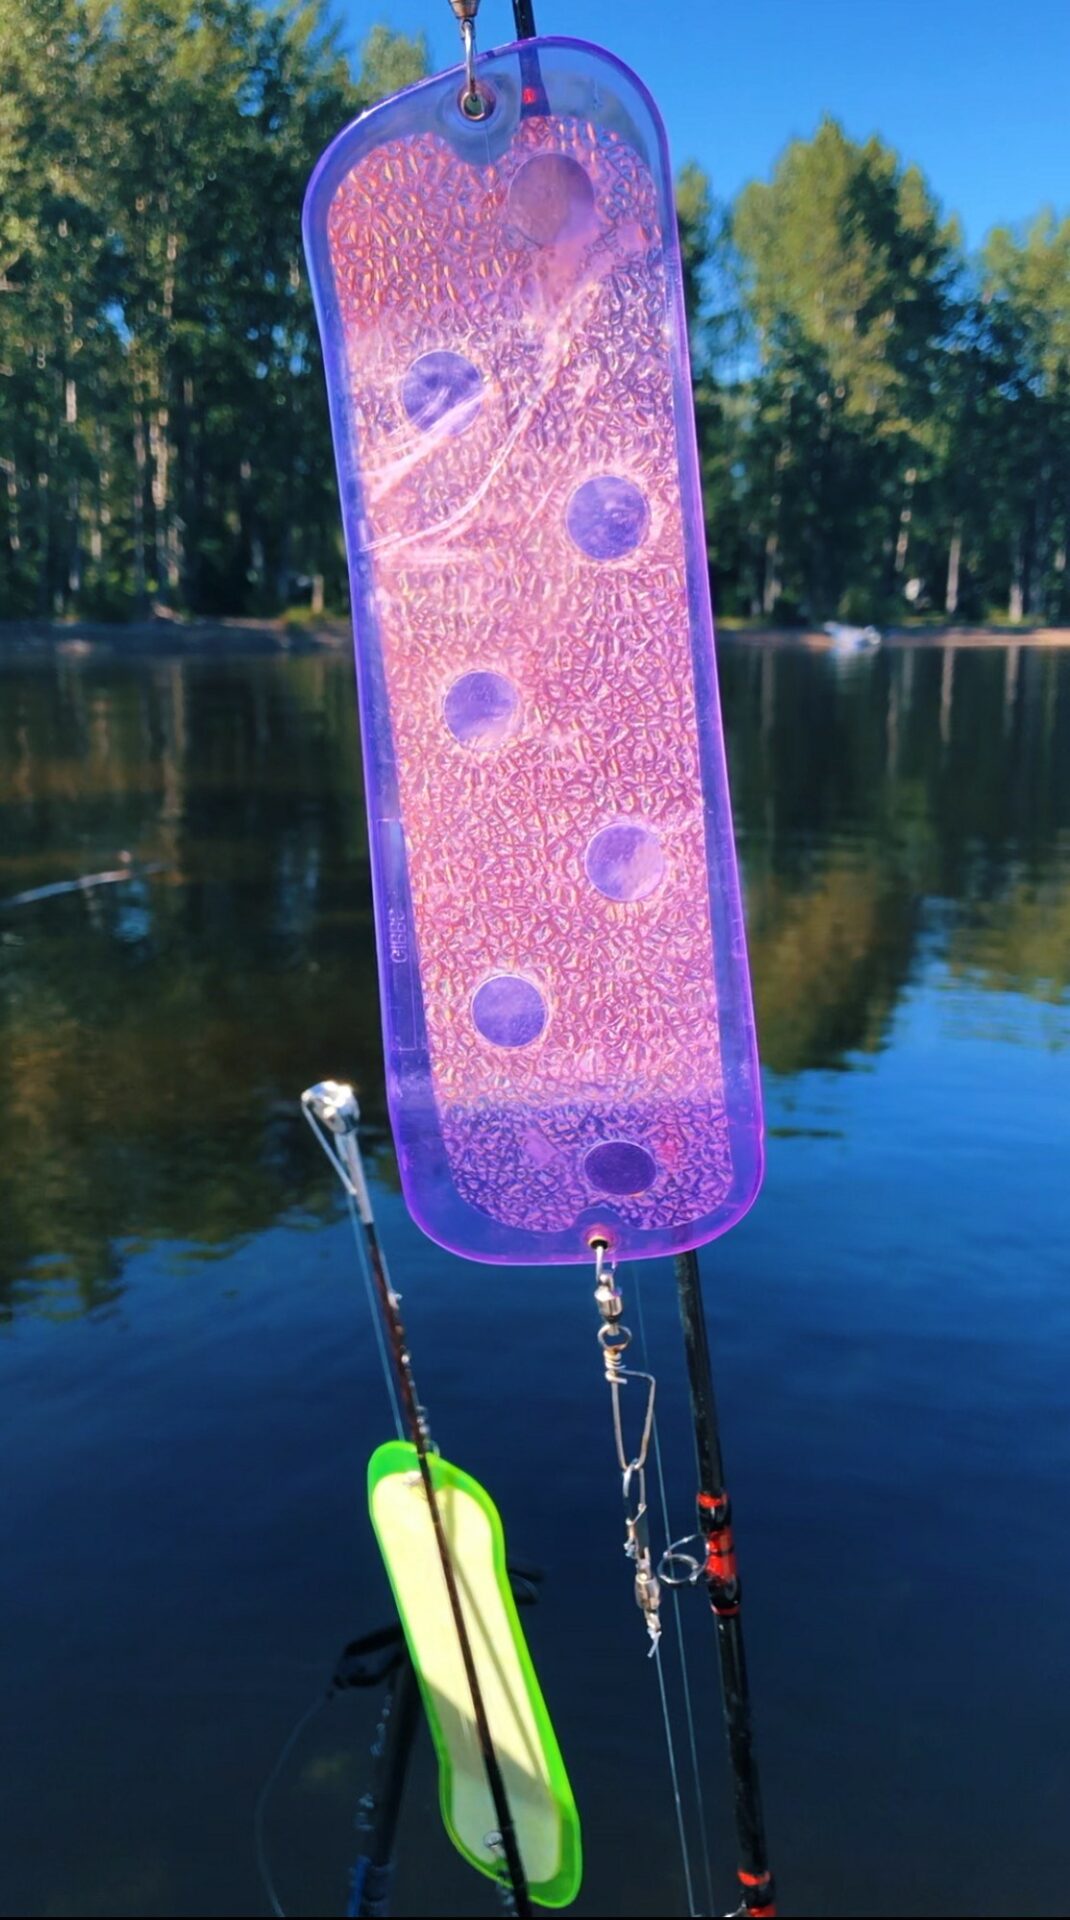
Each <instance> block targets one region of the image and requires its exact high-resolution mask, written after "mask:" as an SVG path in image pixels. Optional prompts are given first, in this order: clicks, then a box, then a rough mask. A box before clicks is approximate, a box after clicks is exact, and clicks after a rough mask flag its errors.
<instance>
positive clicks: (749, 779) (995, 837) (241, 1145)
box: [0, 644, 1070, 1313]
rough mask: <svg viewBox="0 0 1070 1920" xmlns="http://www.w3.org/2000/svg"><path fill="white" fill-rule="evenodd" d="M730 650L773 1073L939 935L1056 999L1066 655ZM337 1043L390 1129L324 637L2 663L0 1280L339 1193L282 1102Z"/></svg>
mask: <svg viewBox="0 0 1070 1920" xmlns="http://www.w3.org/2000/svg"><path fill="white" fill-rule="evenodd" d="M721 677H722V691H723V698H724V706H725V716H726V723H727V729H728V738H729V753H730V760H731V769H732V780H733V791H734V798H735V806H736V817H737V823H738V829H739V835H740V845H741V850H742V855H743V860H744V866H745V875H746V889H747V902H748V913H749V921H750V937H751V951H752V959H753V965H754V974H755V989H756V997H757V1004H758V1014H759V1021H760V1030H761V1039H762V1051H763V1057H764V1060H765V1063H766V1066H767V1068H768V1069H769V1070H771V1071H772V1072H773V1073H776V1074H782V1075H790V1074H798V1073H800V1072H803V1071H804V1070H806V1069H809V1068H813V1067H848V1066H850V1065H851V1064H852V1063H854V1062H856V1061H857V1060H858V1058H859V1056H864V1055H865V1054H867V1053H871V1052H873V1051H874V1050H875V1049H877V1048H879V1047H880V1046H881V1045H882V1044H883V1043H884V1040H885V1038H886V1036H887V1033H888V1030H889V1023H890V1020H891V1017H892V1014H893V1012H894V1010H895V1007H896V1005H897V1002H898V1001H899V1000H900V997H901V996H902V994H903V992H904V989H905V988H906V987H907V985H908V983H909V982H910V981H911V979H912V976H913V975H914V974H915V972H916V970H917V969H918V968H919V967H920V966H922V965H924V964H925V963H926V962H927V961H928V960H930V959H931V958H932V957H933V955H934V954H938V955H940V956H941V957H942V958H943V959H944V961H945V962H946V964H947V966H948V967H949V968H950V969H951V970H952V972H953V973H954V974H957V975H959V976H962V977H964V978H969V979H970V980H971V981H972V982H974V983H976V984H977V985H978V986H979V987H981V988H992V989H994V990H997V991H999V992H1000V993H1006V992H1007V991H1008V990H1009V991H1013V992H1016V993H1022V994H1029V995H1032V996H1036V997H1038V998H1041V999H1044V1000H1048V1001H1050V1002H1053V1003H1056V1004H1059V1003H1062V1002H1063V1000H1064V999H1065V996H1066V992H1067V985H1068V967H1070V959H1068V955H1070V889H1068V888H1067V885H1066V881H1067V875H1068V867H1070V852H1068V849H1070V772H1068V768H1070V753H1068V748H1070V738H1068V735H1070V702H1068V699H1067V693H1068V685H1070V656H1068V655H1066V654H1058V653H1054V652H1043V651H1039V650H1036V649H1031V648H1026V647H1011V648H1006V649H995V648H992V649H986V650H983V651H978V652H969V651H959V652H955V653H953V652H951V651H950V650H945V651H944V652H942V653H941V652H940V651H932V652H928V651H902V652H896V651H892V650H885V651H883V652H881V653H880V654H878V655H875V656H869V657H865V658H861V659H857V660H851V661H849V662H847V663H846V664H844V663H837V662H835V661H833V660H831V659H829V658H826V657H814V656H808V655H802V654H796V653H792V652H787V651H784V652H779V651H777V652H774V651H771V650H762V649H757V648H752V647H750V646H748V645H746V644H741V645H738V646H730V645H728V646H725V647H723V648H722V656H721ZM124 857H125V858H126V859H127V861H128V863H129V869H130V877H129V878H128V879H126V880H123V881H117V882H114V883H112V884H108V885H101V886H94V887H91V888H89V889H87V890H85V891H79V892H76V893H63V894H55V895H52V896H50V897H47V898H43V899H39V900H36V901H31V902H29V903H24V904H20V905H9V906H4V905H3V904H2V903H3V902H4V901H8V900H11V899H12V898H13V897H14V896H16V895H19V894H22V893H25V892H28V891H31V890H33V889H36V888H41V887H46V886H49V885H51V884H53V883H56V882H60V881H66V880H70V879H72V878H75V877H77V876H79V875H94V874H100V873H110V872H114V870H115V869H116V867H117V864H118V863H120V862H121V861H122V860H123V859H124ZM1059 1031H1063V1029H1059ZM337 1071H342V1072H345V1073H348V1074H350V1075H352V1076H353V1077H354V1078H355V1079H356V1080H357V1081H358V1082H359V1083H360V1084H361V1086H362V1088H363V1090H364V1094H365V1101H366V1105H367V1106H368V1108H369V1110H370V1112H371V1114H372V1116H373V1118H374V1119H375V1120H376V1121H377V1122H378V1124H379V1126H380V1128H382V1125H383V1109H382V1093H381V1070H380V1064H379V1033H378V1007H377V998H376V985H375V965H374V954H373V945H372V923H371V898H370V883H369V874H368V860H367V842H366V834H365V829H364V823H363V813H362V804H361V777H360V767H359V759H358V750H357V738H356V718H355V709H354V698H353V690H352V678H351V669H350V665H349V662H348V660H347V659H345V658H338V657H329V658H316V657H311V658H302V659H291V660H264V659H230V660H184V661H181V662H178V661H159V660H143V661H132V662H129V663H125V664H124V663H118V662H114V661H103V662H102V661H97V660H95V659H90V660H87V661H72V660H67V659H63V660H57V661H55V662H54V663H52V664H50V665H40V664H37V665H27V666H24V667H23V666H19V667H13V666H10V665H9V666H8V667H7V669H6V670H5V671H4V672H3V674H2V676H0V1307H2V1309H3V1310H5V1311H7V1312H8V1313H10V1312H12V1311H13V1310H14V1309H15V1308H16V1307H17V1306H19V1305H21V1306H24V1307H25V1306H30V1305H33V1306H35V1307H36V1308H37V1309H39V1310H44V1311H47V1312H53V1313H70V1312H76V1311H80V1310H83V1309H85V1308H88V1307H99V1306H102V1305H106V1304H107V1303H108V1302H109V1301H110V1300H112V1299H114V1297H115V1295H116V1293H117V1292H118V1291H119V1290H120V1289H121V1286H122V1274H123V1266H124V1261H125V1259H126V1256H127V1254H128V1253H129V1251H130V1250H131V1248H133V1247H136V1246H138V1245H140V1244H144V1243H145V1242H148V1241H150V1240H155V1239H160V1238H164V1239H167V1240H169V1241H172V1242H175V1243H177V1244H178V1245H179V1246H180V1247H184V1248H186V1249H187V1250H188V1252H189V1253H190V1254H191V1255H192V1254H194V1253H199V1254H206V1253H211V1251H212V1250H213V1249H216V1248H219V1247H222V1246H227V1245H230V1244H232V1243H233V1241H234V1239H235V1238H236V1237H240V1236H243V1235H247V1234H250V1233H253V1232H256V1231H258V1230H259V1229H261V1228H263V1227H265V1226H267V1225H268V1224H270V1223H271V1222H272V1221H273V1220H274V1219H276V1218H277V1217H278V1216H279V1215H280V1213H282V1212H284V1211H285V1212H286V1213H288V1214H291V1215H293V1214H296V1215H298V1216H299V1215H300V1213H301V1211H302V1209H307V1210H309V1212H310V1213H315V1212H316V1210H318V1209H321V1208H324V1207H327V1206H330V1205H331V1204H332V1200H331V1196H330V1195H329V1193H327V1192H326V1191H325V1186H324V1182H323V1179H322V1171H321V1169H320V1168H319V1166H318V1165H316V1164H315V1162H314V1160H312V1159H311V1158H310V1156H309V1155H308V1152H307V1144H306V1142H305V1140H304V1138H303V1134H302V1132H301V1129H300V1126H299V1122H298V1120H297V1117H296V1113H295V1108H294V1098H295V1095H296V1093H297V1092H298V1091H299V1089H300V1088H301V1087H302V1086H303V1085H305V1084H306V1083H307V1082H309V1081H310V1080H313V1079H315V1078H316V1077H317V1076H319V1075H321V1074H323V1073H325V1072H337ZM386 1164H388V1161H386Z"/></svg>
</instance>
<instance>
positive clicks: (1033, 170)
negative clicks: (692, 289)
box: [336, 0, 1070, 247]
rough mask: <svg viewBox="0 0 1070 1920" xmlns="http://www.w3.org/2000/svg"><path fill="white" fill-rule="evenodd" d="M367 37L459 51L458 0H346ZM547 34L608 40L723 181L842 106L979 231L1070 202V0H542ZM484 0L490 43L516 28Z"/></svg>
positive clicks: (505, 10) (342, 8)
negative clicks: (374, 29)
mask: <svg viewBox="0 0 1070 1920" xmlns="http://www.w3.org/2000/svg"><path fill="white" fill-rule="evenodd" d="M336 5H337V8H338V12H339V14H340V16H341V17H342V18H343V19H344V20H345V22H346V31H347V36H348V38H349V39H350V40H351V42H353V43H354V44H355V43H357V42H359V41H360V40H361V39H362V38H363V36H364V34H365V32H366V31H367V29H368V28H369V27H370V26H371V25H372V24H373V23H374V22H375V21H377V20H383V21H385V22H386V23H387V24H388V25H390V26H393V27H397V28H400V29H402V30H403V31H405V32H407V33H416V32H419V31H420V30H421V29H422V30H423V31H425V32H426V34H427V37H428V41H429V44H430V48H431V57H432V60H433V62H434V64H435V65H436V66H446V65H452V64H453V63H454V61H455V59H456V57H457V55H456V51H455V50H456V48H457V45H458V42H457V39H456V37H455V36H456V27H455V25H454V20H453V15H452V13H451V12H450V8H449V0H336ZM535 11H536V19H537V22H538V26H539V31H540V32H541V33H547V34H554V33H557V34H570V35H572V36H574V37H575V38H578V39H587V40H596V41H598V42H600V43H601V44H602V45H604V46H607V47H610V48H611V49H612V50H613V51H614V52H615V53H618V54H619V55H620V56H621V58H622V59H623V60H626V61H627V63H628V65H629V66H631V67H634V68H635V69H636V71H637V72H638V73H640V74H641V75H642V77H643V79H644V80H645V81H646V82H647V84H648V85H649V86H650V88H651V89H652V91H653V92H654V94H655V95H656V97H657V99H658V101H659V102H660V105H661V110H662V113H663V114H664V116H665V120H666V124H667V125H668V129H669V140H670V143H671V146H672V153H673V160H674V163H675V164H676V165H679V163H680V162H681V161H683V160H686V159H689V158H692V157H693V158H695V159H697V160H699V161H700V162H701V164H702V165H703V166H704V167H705V169H706V171H707V172H708V173H709V174H710V176H711V177H712V179H713V182H714V186H715V188H716V190H717V192H718V193H720V194H721V195H724V196H730V195H731V194H733V193H734V192H735V191H736V189H737V188H738V187H740V186H741V185H742V184H743V182H744V181H745V180H749V179H753V178H755V177H759V178H762V177H766V176H767V175H768V173H769V171H770V169H771V167H772V165H773V162H774V161H775V159H776V156H777V154H778V153H779V151H780V149H781V148H782V147H783V145H784V144H785V142H786V141H787V140H789V139H790V138H791V137H792V135H793V134H808V133H811V132H812V131H813V129H814V126H815V125H816V123H817V121H818V119H819V118H820V116H821V114H822V113H823V112H824V111H826V110H828V111H829V112H831V113H834V114H835V115H836V116H837V117H838V118H839V119H840V120H842V121H843V122H844V124H845V126H846V127H847V130H848V132H849V133H851V134H853V135H855V136H856V137H861V138H864V137H865V136H866V135H867V134H870V133H880V134H882V135H883V136H884V138H885V139H886V140H889V141H890V142H891V144H892V145H893V146H894V147H896V148H897V149H898V151H899V152H900V153H901V154H902V156H903V157H904V158H905V159H909V160H916V161H917V162H918V163H919V164H920V165H921V166H922V167H923V168H924V170H925V172H926V174H927V175H928V176H929V179H930V182H931V184H932V186H933V188H934V190H935V192H936V194H937V196H938V198H939V199H940V201H941V203H942V204H943V206H944V208H945V209H946V210H947V211H949V212H956V213H958V214H959V215H960V217H961V219H962V222H963V227H964V231H965V236H966V241H967V244H968V245H969V246H971V247H972V246H977V245H978V244H979V243H980V242H981V240H982V239H983V238H984V235H985V233H986V232H987V230H988V228H989V227H992V226H996V225H1000V224H1003V223H1004V222H1008V221H1010V222H1014V221H1018V220H1022V219H1025V218H1027V217H1028V216H1029V215H1030V214H1032V213H1034V212H1035V211H1036V210H1037V209H1038V208H1039V207H1040V206H1042V205H1053V206H1054V207H1055V209H1056V211H1057V212H1059V213H1066V212H1070V0H535ZM512 19H513V15H512V7H511V5H510V0H482V5H481V7H480V15H479V34H480V41H481V44H482V45H484V46H487V47H490V46H495V45H500V44H502V43H503V42H504V41H506V40H509V39H511V38H512Z"/></svg>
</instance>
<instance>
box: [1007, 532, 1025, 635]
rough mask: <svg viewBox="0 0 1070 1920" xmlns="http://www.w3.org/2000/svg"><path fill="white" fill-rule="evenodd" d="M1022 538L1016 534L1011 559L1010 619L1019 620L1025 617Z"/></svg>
mask: <svg viewBox="0 0 1070 1920" xmlns="http://www.w3.org/2000/svg"><path fill="white" fill-rule="evenodd" d="M1024 571H1025V569H1024V559H1023V551H1022V536H1021V534H1020V533H1016V534H1015V536H1014V547H1013V549H1012V557H1011V591H1010V617H1011V619H1012V620H1021V619H1023V618H1024V616H1025V581H1024Z"/></svg>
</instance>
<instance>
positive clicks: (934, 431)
mask: <svg viewBox="0 0 1070 1920" xmlns="http://www.w3.org/2000/svg"><path fill="white" fill-rule="evenodd" d="M679 196H680V205H679V211H680V224H681V235H682V239H683V246H684V272H685V285H686V286H687V288H688V290H689V293H690V308H689V310H690V314H691V320H692V349H693V357H694V360H695V365H696V369H697V371H698V374H699V379H698V385H697V398H698V403H699V405H698V412H699V424H700V440H701V448H702V455H703V466H704V475H705V481H706V499H707V511H708V523H709V535H710V553H711V562H712V565H713V569H714V572H715V575H716V578H717V583H718V598H719V601H720V605H721V607H722V609H723V610H724V611H725V612H727V613H729V614H733V615H738V614H747V615H752V616H754V615H757V616H765V617H766V618H768V619H771V620H789V621H790V620H803V621H807V622H816V621H820V620H824V619H826V618H828V617H829V616H831V615H839V616H840V617H844V618H847V619H853V620H860V621H866V620H873V619H878V620H896V619H903V618H904V617H906V616H907V615H916V614H919V613H925V612H935V611H945V612H947V613H948V614H958V615H960V616H961V615H966V616H969V617H972V618H977V617H980V616H981V615H984V614H987V613H990V612H999V613H1002V614H1003V615H1006V614H1007V612H1008V611H1009V613H1010V615H1011V616H1012V617H1015V618H1021V617H1023V616H1026V617H1032V618H1034V619H1046V620H1049V621H1056V620H1065V619H1066V618H1068V617H1070V597H1068V589H1067V567H1066V552H1067V546H1068V540H1070V469H1068V463H1067V461H1066V457H1065V448H1066V446H1067V444H1068V426H1070V418H1068V413H1067V404H1068V403H1067V395H1068V392H1070V352H1068V344H1067V340H1068V334H1070V221H1065V222H1063V224H1062V225H1061V226H1060V225H1058V224H1057V223H1056V221H1055V219H1054V217H1053V216H1051V215H1046V216H1043V217H1042V218H1041V219H1040V220H1039V221H1037V222H1036V223H1035V224H1034V226H1033V227H1032V228H1030V230H1029V232H1028V233H1027V234H1026V235H1025V236H1024V237H1022V236H1018V235H1015V234H1012V233H1006V232H1002V231H998V232H996V233H994V234H992V235H991V236H990V239H989V242H988V246H987V247H986V249H985V252H984V254H983V255H982V258H981V260H980V261H977V262H971V261H968V260H966V259H965V258H964V257H963V254H962V248H961V242H960V237H959V233H958V229H957V226H956V224H955V222H954V221H947V220H944V219H942V218H941V215H940V212H939V209H938V207H937V205H936V203H935V201H934V200H933V197H932V195H931V192H930V190H929V188H928V186H927V184H926V182H925V180H924V178H923V176H922V175H921V173H920V172H919V170H918V169H917V168H916V167H903V166H902V165H901V164H900V162H899V160H898V158H897V156H896V155H895V154H894V153H893V152H892V151H891V150H890V149H889V148H888V147H887V146H885V145H884V143H883V142H882V141H880V140H878V139H876V138H873V139H870V140H867V141H866V142H864V143H858V142H856V141H853V140H850V139H849V138H848V137H847V135H846V134H845V133H844V131H843V129H842V128H841V127H840V126H839V125H838V124H837V123H836V122H835V121H833V120H829V119H826V120H825V121H823V122H822V124H821V126H820V127H819V128H818V130H817V133H816V134H815V135H814V137H813V139H812V140H795V141H793V142H792V143H791V144H790V145H789V147H788V148H787V149H786V151H785V152H784V154H783V155H782V157H781V159H780V161H779V162H778V164H777V166H776V168H775V170H774V173H773V177H772V179H771V180H770V181H769V182H754V183H752V184H751V185H749V186H747V187H746V188H744V190H743V192H742V193H741V194H740V195H739V197H738V199H737V201H736V203H735V205H734V207H732V208H731V209H730V210H727V212H726V210H724V209H718V208H716V206H715V205H714V204H713V201H712V197H711V194H710V191H709V183H708V182H707V181H706V180H705V178H704V176H703V175H702V174H701V171H700V170H699V169H697V168H696V167H694V165H693V164H692V165H691V166H689V167H688V168H685V170H684V172H683V173H682V174H681V176H680V181H679ZM711 278H712V279H714V280H715V281H716V284H717V285H718V287H719V289H720V312H719V314H718V315H717V318H716V321H714V319H713V310H714V309H715V308H716V306H717V301H716V299H714V300H713V301H712V302H711V298H710V292H709V289H710V285H711Z"/></svg>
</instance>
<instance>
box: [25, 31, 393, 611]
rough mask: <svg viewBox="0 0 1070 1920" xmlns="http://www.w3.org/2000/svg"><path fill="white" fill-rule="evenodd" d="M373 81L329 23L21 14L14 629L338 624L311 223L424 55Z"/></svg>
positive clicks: (339, 570)
mask: <svg viewBox="0 0 1070 1920" xmlns="http://www.w3.org/2000/svg"><path fill="white" fill-rule="evenodd" d="M365 56H366V57H365V60H364V64H363V67H362V70H361V72H360V73H359V74H358V75H354V74H353V72H352V71H351V69H350V65H349V62H348V60H347V59H346V57H345V55H344V54H343V52H342V50H341V48H340V46H339V43H338V38H337V31H336V29H335V27H334V25H333V24H332V21H331V19H330V17H329V15H328V13H327V11H326V8H325V6H324V4H323V0H291V3H290V4H288V5H285V6H281V7H275V6H271V7H266V6H263V5H257V4H254V0H31V3H30V4H29V5H28V6H26V7H23V8H15V7H5V8H4V9H2V10H0V94H2V97H3V100H4V103H5V105H4V109H3V113H2V115H0V463H2V464H0V476H2V483H3V487H4V495H5V496H6V498H0V612H3V613H5V614H12V613H14V614H35V613H36V614H49V613H62V612H65V611H68V610H75V611H80V612H90V613H97V614H100V615H103V616H105V617H112V618H114V617H119V616H121V615H122V614H124V613H125V614H130V613H141V612H145V611H147V610H148V608H149V607H150V605H152V604H162V605H164V606H167V607H170V608H173V609H175V610H182V609H191V610H194V611H197V612H204V613H213V612H228V613H237V612H256V611H264V610H267V609H269V608H273V607H275V606H276V605H278V604H280V603H284V602H285V601H286V600H287V599H288V598H289V596H290V594H291V592H292V591H293V590H294V589H295V586H296V585H297V584H298V583H300V582H301V581H302V580H303V581H304V582H305V583H306V587H311V585H312V583H315V589H314V590H315V593H316V597H317V598H322V596H323V594H324V593H326V595H327V597H328V598H329V599H332V600H335V601H337V600H341V599H342V598H343V596H344V591H345V587H344V565H343V556H342V549H341V542H340V537H339V528H338V507H337V497H336V493H335V486H334V462H333V458H332V454H331V447H330V437H329V429H328V424H327V416H326V407H325V404H324V398H323V381H322V372H321V368H320V363H319V347H318V341H317V338H316V328H315V322H314V316H313V312H312V303H311V299H310V295H309V289H308V286H307V281H306V277H305V269H304V261H303V257H302V252H301V239H300V213H301V203H302V198H303V194H304V188H305V185H306V182H307V179H308V175H309V172H310V171H311V168H312V165H313V163H314V161H315V160H316V158H317V156H318V155H319V153H320V152H321V151H322V150H323V148H324V147H325V146H326V144H327V142H328V141H329V140H330V139H331V137H332V136H333V135H334V134H335V133H336V132H337V131H338V129H339V128H340V127H341V126H343V125H344V124H345V122H346V121H347V120H349V119H351V118H352V117H353V116H354V114H355V113H357V112H359V111H360V109H361V108H362V107H364V106H366V105H368V104H369V103H370V102H371V101H372V100H373V99H374V98H376V97H377V95H378V93H379V92H380V91H382V90H386V89H390V88H393V87H395V86H397V85H401V84H407V83H409V82H410V81H412V80H414V79H416V78H418V77H419V74H420V73H421V72H422V71H423V68H424V66H425V63H426V48H425V47H424V45H423V43H422V42H420V41H412V40H408V39H405V38H404V37H402V36H399V35H393V34H390V33H389V32H388V31H387V30H386V29H385V28H376V29H374V30H373V32H372V33H371V35H370V36H369V39H368V42H367V45H366V49H365ZM5 509H6V511H5Z"/></svg>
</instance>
